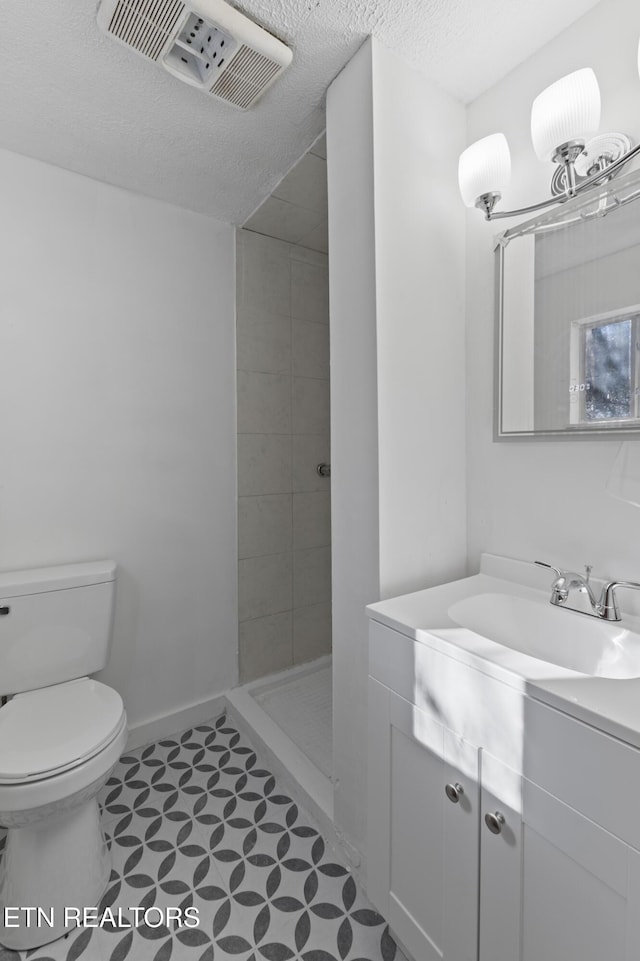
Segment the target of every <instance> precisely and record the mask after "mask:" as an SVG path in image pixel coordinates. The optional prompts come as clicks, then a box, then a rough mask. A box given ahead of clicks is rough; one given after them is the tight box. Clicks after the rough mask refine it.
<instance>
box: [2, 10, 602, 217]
mask: <svg viewBox="0 0 640 961" xmlns="http://www.w3.org/2000/svg"><path fill="white" fill-rule="evenodd" d="M237 5H238V6H239V7H241V9H242V10H243V11H244V12H245V13H247V14H249V15H251V16H253V17H254V18H255V19H256V20H258V22H260V23H261V24H263V25H264V26H265V27H268V28H269V29H270V30H272V32H273V33H275V34H277V35H278V36H279V37H280V38H281V39H282V40H284V41H285V42H286V43H288V44H289V45H290V46H291V47H292V48H293V53H294V60H293V64H292V66H291V67H290V68H289V70H288V71H287V72H286V73H285V74H284V75H283V77H282V78H281V79H280V80H279V81H277V82H276V84H275V85H274V86H273V87H272V89H271V90H269V91H268V92H267V94H266V95H265V97H264V98H263V100H262V101H260V102H259V103H258V104H257V105H256V107H254V108H253V109H251V110H249V111H248V112H246V113H243V112H241V111H237V110H234V109H233V108H231V107H229V106H227V105H226V104H223V103H219V102H217V101H215V100H211V99H210V98H208V97H206V96H204V95H203V94H200V93H198V92H197V91H194V90H193V89H192V88H190V87H188V86H186V85H185V84H182V83H180V82H179V81H178V80H176V79H174V78H173V77H171V76H170V75H169V74H167V73H166V72H165V71H164V70H162V69H161V68H159V67H156V66H154V65H153V64H151V63H148V62H146V61H145V60H143V59H142V58H140V57H139V56H137V55H136V54H134V53H132V52H130V51H129V50H127V49H126V48H124V47H121V46H120V45H119V44H117V43H116V42H114V41H113V40H111V39H109V38H107V37H105V36H104V35H103V34H101V33H100V31H99V30H98V27H97V25H96V8H95V2H94V0H49V2H44V0H41V2H35V3H25V0H3V2H2V30H1V31H0V62H1V63H2V71H1V72H0V146H2V147H6V148H8V149H10V150H15V151H17V152H18V153H23V154H27V155H28V156H31V157H36V158H38V159H41V160H44V161H47V162H49V163H53V164H57V165H59V166H61V167H67V168H68V169H70V170H75V171H77V172H79V173H82V174H86V175H87V176H89V177H94V178H95V179H97V180H104V181H106V182H108V183H112V184H117V185H119V186H121V187H126V188H128V189H130V190H134V191H138V192H139V193H143V194H148V195H149V196H152V197H157V198H160V199H162V200H166V201H168V202H170V203H173V204H178V205H180V206H182V207H187V208H191V209H192V210H198V211H201V212H203V213H206V214H210V215H211V216H214V217H217V218H218V219H220V220H223V221H227V222H230V223H243V222H244V220H245V219H246V218H247V217H248V216H249V215H250V214H251V213H252V212H253V211H254V210H255V209H256V208H257V207H258V206H259V204H260V203H261V202H262V201H263V200H264V199H265V197H267V196H268V195H269V194H270V193H271V192H272V190H273V188H274V187H275V186H276V184H277V183H278V182H279V181H280V179H281V178H282V176H283V175H284V174H285V173H286V172H287V170H288V169H289V168H290V167H291V166H292V164H294V163H295V161H296V160H297V159H298V158H299V157H300V156H301V155H302V154H303V153H304V152H305V151H306V150H307V148H308V147H309V145H310V144H311V143H312V141H313V140H314V139H315V138H316V137H317V135H318V134H319V133H320V132H321V130H322V128H323V126H324V115H323V110H324V95H325V91H326V89H327V86H328V85H329V84H330V82H331V81H332V79H333V78H334V77H335V76H336V74H337V73H339V71H340V70H341V69H342V67H343V66H344V65H345V64H346V63H347V62H348V61H349V59H350V58H351V57H352V56H353V54H354V53H355V51H356V50H357V49H358V47H359V46H360V45H361V43H362V42H363V40H364V39H365V37H366V36H368V35H369V34H375V35H376V36H377V37H378V38H379V39H380V40H381V41H382V42H383V43H384V44H386V46H388V47H390V48H391V49H393V50H395V51H397V52H398V53H399V54H400V55H401V56H404V57H405V59H406V60H407V61H408V62H410V63H412V64H413V65H414V66H416V67H417V68H418V69H420V70H422V72H423V73H425V74H426V75H427V76H429V77H430V78H431V79H432V80H434V81H435V82H436V83H438V84H439V85H440V86H441V87H443V88H444V89H445V90H448V91H449V92H450V93H451V94H453V95H454V96H456V97H458V98H460V99H461V100H463V101H465V102H466V101H469V100H472V99H474V98H475V97H476V96H478V94H480V93H481V92H483V91H484V90H485V89H487V88H488V87H490V86H491V85H492V84H494V83H495V82H496V81H497V80H499V79H500V78H501V77H503V76H504V75H505V74H506V73H507V72H508V71H509V70H511V69H512V68H513V67H514V66H516V64H518V63H520V62H521V61H522V60H524V59H525V58H526V57H527V56H529V55H530V54H531V53H533V52H534V51H535V50H536V49H538V48H539V47H541V46H542V45H543V44H544V43H546V42H547V41H548V40H549V39H551V37H553V36H555V35H556V34H557V33H559V32H560V30H562V29H563V28H564V27H566V26H568V25H569V24H570V23H572V22H573V21H574V20H575V19H576V18H577V17H579V16H580V15H581V14H582V13H584V12H585V11H586V10H588V9H589V8H590V7H592V6H594V5H595V0H563V2H562V3H558V2H557V0H535V3H534V2H532V0H274V2H266V0H242V2H241V3H237Z"/></svg>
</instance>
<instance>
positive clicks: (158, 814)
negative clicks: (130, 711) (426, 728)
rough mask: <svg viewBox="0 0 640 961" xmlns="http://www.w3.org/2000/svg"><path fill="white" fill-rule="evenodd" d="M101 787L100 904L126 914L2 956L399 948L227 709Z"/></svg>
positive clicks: (287, 955) (153, 960) (318, 955)
mask: <svg viewBox="0 0 640 961" xmlns="http://www.w3.org/2000/svg"><path fill="white" fill-rule="evenodd" d="M98 800H99V804H100V811H101V817H102V823H103V828H104V831H105V836H106V838H107V842H108V844H109V846H110V848H111V854H112V860H113V870H112V874H111V879H110V882H109V886H108V889H107V891H106V893H105V895H104V898H103V901H102V905H101V908H102V910H103V911H104V910H105V909H106V908H110V909H111V911H112V912H114V913H116V911H117V909H118V908H120V909H121V917H122V918H123V919H124V923H125V924H127V923H130V924H131V927H130V928H127V927H123V926H116V927H110V926H109V925H108V924H107V925H105V926H104V927H101V928H100V927H98V928H85V929H77V930H75V931H73V932H72V933H70V934H69V935H67V936H66V937H65V938H62V939H60V940H59V941H56V942H54V943H53V944H50V945H46V946H45V947H43V948H38V949H36V950H33V951H27V952H12V951H7V950H3V949H2V948H0V961H26V959H28V961H394V959H396V956H397V957H398V961H400V959H401V958H402V955H400V952H399V951H398V950H397V948H396V945H395V943H394V941H393V939H392V937H391V935H390V934H389V930H388V927H387V925H386V923H385V921H384V919H383V918H382V917H381V916H380V914H378V913H377V911H375V910H374V909H373V908H372V907H371V905H370V904H369V903H368V902H367V900H366V898H365V897H364V895H363V893H362V892H361V891H360V890H359V889H358V886H357V885H356V883H355V881H354V879H353V877H352V876H351V874H350V873H349V871H348V870H347V869H346V868H345V867H343V866H342V865H341V864H338V863H337V862H336V861H335V860H334V859H333V858H332V856H331V852H330V851H329V850H328V849H327V847H326V844H325V842H324V840H323V838H322V837H321V836H320V834H319V833H318V831H317V830H316V829H315V828H314V827H312V825H311V824H310V823H309V821H308V820H307V819H306V818H305V815H304V813H303V812H301V811H300V809H299V808H298V806H297V804H296V803H295V802H294V801H293V800H292V799H291V798H290V797H288V796H287V795H286V794H285V793H283V792H282V790H281V789H280V788H279V786H278V784H277V781H276V779H275V777H274V776H273V774H271V772H270V771H268V770H266V769H265V768H263V767H261V765H260V763H259V761H258V758H257V756H256V754H255V752H254V751H253V749H252V748H251V747H249V746H248V745H247V744H246V743H244V742H243V740H242V738H241V736H240V734H239V733H238V731H237V730H235V728H233V727H232V726H231V724H230V723H229V722H228V720H227V718H226V717H224V716H223V717H221V718H218V720H217V721H215V722H212V723H211V724H206V725H202V726H200V727H197V728H194V729H192V730H189V731H186V732H184V734H182V735H179V736H177V737H175V738H170V739H166V740H162V741H159V742H157V743H156V744H152V745H150V746H149V747H146V748H143V749H141V750H139V751H135V752H133V753H132V754H129V755H126V756H125V757H123V758H122V759H121V760H120V762H119V763H118V765H117V766H116V768H115V769H114V771H113V773H112V775H111V777H110V778H109V781H108V783H107V784H106V786H105V788H104V789H103V790H102V792H101V794H100V796H99V799H98ZM2 844H3V840H2V838H0V856H1V849H2ZM170 907H171V908H179V909H181V910H182V911H184V910H185V909H186V908H187V907H188V908H197V909H198V913H199V918H200V924H199V926H198V927H191V928H188V927H185V926H182V927H180V926H178V925H177V924H175V923H171V924H168V925H167V924H165V923H162V922H164V921H165V920H166V909H167V908H170ZM135 908H139V909H150V908H153V909H154V910H153V911H148V913H147V915H146V920H147V923H146V924H145V923H142V924H139V925H138V926H136V924H135V920H136V919H135V916H134V915H135V911H134V910H133V909H135ZM155 909H158V910H155ZM138 913H139V915H140V916H142V911H139V912H138ZM154 925H157V926H154Z"/></svg>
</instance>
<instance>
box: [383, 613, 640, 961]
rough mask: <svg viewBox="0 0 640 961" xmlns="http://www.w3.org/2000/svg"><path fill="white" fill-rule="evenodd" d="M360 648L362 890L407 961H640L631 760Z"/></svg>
mask: <svg viewBox="0 0 640 961" xmlns="http://www.w3.org/2000/svg"><path fill="white" fill-rule="evenodd" d="M370 638H371V641H370V677H369V719H370V727H369V752H368V764H369V791H368V799H367V807H368V889H369V894H370V897H371V898H372V900H373V901H374V903H375V904H376V905H377V907H378V908H379V910H380V911H381V912H383V913H384V914H385V916H386V917H387V918H388V920H389V924H390V927H391V929H392V931H393V932H394V933H395V935H396V936H397V937H398V939H399V940H400V942H401V943H402V944H403V945H404V947H405V948H406V949H407V950H408V951H409V953H410V954H411V955H412V956H413V957H414V959H415V961H432V959H443V961H609V959H614V958H615V959H616V961H638V959H639V958H640V853H639V850H640V751H638V750H637V749H636V748H634V747H631V746H629V745H628V744H624V743H623V742H621V741H617V740H616V739H615V738H612V737H609V736H608V735H606V734H602V733H601V732H599V731H597V730H595V729H594V728H592V727H589V726H588V725H586V724H584V723H582V722H581V721H578V720H575V719H574V718H571V717H568V716H567V715H565V714H563V713H561V712H560V711H557V710H555V709H554V708H552V707H549V706H547V705H544V704H540V703H539V702H537V701H535V700H533V699H532V698H531V697H529V696H528V694H527V692H526V691H525V689H524V686H522V685H521V686H520V688H519V687H518V684H517V683H516V684H515V686H513V687H511V686H510V685H509V684H508V683H504V682H503V681H501V680H497V679H495V678H494V677H490V676H488V675H487V674H485V673H482V672H481V671H479V670H475V669H474V668H473V667H472V666H470V665H469V663H462V662H461V661H459V660H456V658H455V657H452V656H448V655H447V653H446V645H443V644H442V643H441V642H440V641H438V642H436V647H438V648H439V649H433V648H430V646H429V643H428V638H425V639H424V640H421V641H415V640H413V639H411V638H410V637H407V636H405V635H403V634H401V633H399V632H398V631H395V630H392V629H391V628H389V627H387V626H384V625H382V624H380V623H378V622H376V621H372V622H371V630H370ZM385 651H386V654H385ZM460 789H461V790H460ZM487 816H488V818H489V826H488V825H487V822H486V820H485V819H486V818H487ZM491 828H493V831H492V830H491ZM494 832H495V833H494Z"/></svg>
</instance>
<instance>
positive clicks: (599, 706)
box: [367, 554, 640, 748]
mask: <svg viewBox="0 0 640 961" xmlns="http://www.w3.org/2000/svg"><path fill="white" fill-rule="evenodd" d="M552 579H553V575H552V574H550V572H548V571H544V570H543V569H540V568H536V567H534V566H533V565H531V564H528V563H524V562H522V561H514V560H512V559H510V558H499V557H496V556H495V555H487V554H485V555H483V557H482V565H481V573H480V574H475V575H473V576H472V577H466V578H463V579H462V580H458V581H452V582H450V583H448V584H443V585H441V586H439V587H433V588H429V589H427V590H423V591H416V592H415V593H413V594H405V595H403V596H400V597H394V598H390V599H389V600H385V601H380V602H379V603H377V604H371V605H369V607H368V608H367V612H368V614H369V617H371V618H372V619H374V620H377V621H379V622H381V623H382V624H384V625H386V626H387V627H390V628H392V629H393V630H395V631H399V632H400V633H401V634H405V635H407V636H408V637H411V638H412V639H414V640H415V641H418V642H419V643H422V644H427V645H429V646H430V647H433V648H435V649H437V650H439V651H440V652H441V653H443V654H447V655H448V656H449V657H453V658H455V659H457V660H460V661H462V662H464V663H466V664H468V665H469V666H471V667H474V668H475V669H476V670H479V671H482V672H483V673H484V674H488V675H490V676H492V677H494V678H496V680H500V681H502V682H503V683H506V684H509V685H510V686H512V687H516V688H518V689H520V690H522V691H524V692H525V693H526V694H527V695H528V696H530V697H533V698H535V699H536V700H539V701H542V702H544V703H546V704H548V705H550V706H551V707H554V708H556V709H557V710H559V711H562V712H564V713H565V714H569V715H571V716H573V717H575V718H577V719H578V720H580V721H583V722H585V723H587V724H589V725H591V726H593V727H596V728H598V729H599V730H601V731H605V732H606V733H607V734H611V735H612V736H613V737H617V738H619V739H621V740H623V741H626V742H627V743H629V744H632V745H634V746H635V747H638V748H640V677H639V678H631V679H627V678H625V679H611V678H605V677H591V676H588V675H582V674H576V672H574V671H569V670H566V669H564V668H562V667H556V666H555V665H554V664H549V663H548V662H546V661H543V660H539V659H538V658H535V657H531V656H529V655H527V654H522V653H521V652H519V651H516V650H513V649H512V648H509V647H506V646H504V645H502V644H497V643H495V642H494V641H492V640H490V639H488V638H486V637H484V636H482V635H480V634H476V633H474V632H473V631H470V630H466V629H465V628H461V627H459V626H458V625H457V624H455V623H454V622H453V621H452V620H451V618H450V617H449V615H448V613H447V612H448V610H449V608H450V607H451V606H452V605H453V604H454V603H455V602H456V601H459V600H462V599H464V598H465V597H470V596H472V595H474V594H486V593H509V594H516V595H518V596H520V597H527V598H530V599H532V600H537V601H542V602H545V600H546V601H548V598H549V596H550V583H551V580H552ZM566 616H578V617H584V616H586V615H572V614H571V612H569V611H562V610H558V617H566ZM622 624H623V625H625V626H626V625H629V626H630V628H631V629H632V630H635V631H637V632H639V633H640V620H639V619H638V617H636V616H631V615H626V614H625V613H624V611H623V613H622Z"/></svg>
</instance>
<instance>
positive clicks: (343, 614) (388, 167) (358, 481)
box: [327, 40, 466, 850]
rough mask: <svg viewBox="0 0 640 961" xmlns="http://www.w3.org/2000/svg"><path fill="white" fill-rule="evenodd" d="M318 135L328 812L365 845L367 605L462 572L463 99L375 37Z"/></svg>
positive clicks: (334, 95)
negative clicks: (325, 390) (328, 485)
mask: <svg viewBox="0 0 640 961" xmlns="http://www.w3.org/2000/svg"><path fill="white" fill-rule="evenodd" d="M327 143H328V158H329V159H328V174H329V274H330V279H331V413H332V418H331V431H332V443H331V447H332V452H331V459H332V481H333V483H332V497H333V500H332V515H333V553H332V558H333V646H334V772H335V776H336V779H337V783H336V789H335V798H334V801H335V809H334V815H335V821H336V825H337V827H338V829H340V830H342V831H343V832H344V834H345V836H346V838H347V840H349V841H351V842H352V843H354V844H355V845H356V847H357V848H359V849H361V850H363V849H364V846H365V828H366V825H365V810H364V805H363V803H362V798H363V796H364V792H365V788H366V763H365V754H366V742H367V737H366V735H367V709H366V677H367V622H366V617H365V614H364V607H365V605H366V604H367V603H371V602H373V601H376V600H378V599H379V598H381V597H389V596H392V595H394V594H400V593H406V592H407V591H411V590H414V589H416V588H418V587H424V586H427V585H429V584H435V583H439V582H442V581H445V580H449V579H452V578H455V577H457V576H460V575H462V574H463V573H464V571H465V561H466V541H465V498H464V480H465V463H464V459H465V457H464V412H465V411H464V255H463V251H464V211H463V210H462V209H460V207H459V205H458V202H457V183H456V163H457V156H458V154H459V152H460V150H461V149H462V148H463V146H464V109H463V107H462V106H461V105H460V104H459V103H457V102H456V101H454V100H452V99H451V98H450V97H448V96H447V95H445V94H443V93H442V92H441V91H439V90H438V89H436V88H435V87H433V86H432V85H431V84H430V83H429V82H428V81H427V80H426V79H425V78H424V77H422V76H421V75H420V74H419V73H417V72H416V71H415V70H413V69H411V68H409V67H408V66H407V65H406V64H404V63H403V62H402V61H401V60H399V59H398V58H397V57H396V56H395V55H393V54H391V53H390V52H389V51H388V50H386V49H385V48H384V47H382V46H381V45H380V44H379V43H378V42H377V41H375V40H372V41H368V42H367V43H366V44H365V45H364V47H363V48H362V49H361V50H360V51H359V53H358V55H357V56H356V57H355V58H354V59H353V60H352V61H351V63H350V64H349V65H348V67H347V68H346V69H345V70H344V71H343V73H342V74H340V76H339V77H338V78H337V80H336V81H335V82H334V84H333V85H332V87H331V88H330V89H329V95H328V100H327Z"/></svg>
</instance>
